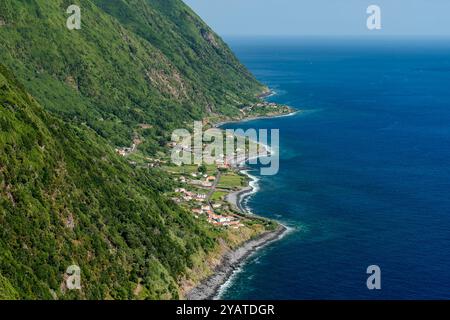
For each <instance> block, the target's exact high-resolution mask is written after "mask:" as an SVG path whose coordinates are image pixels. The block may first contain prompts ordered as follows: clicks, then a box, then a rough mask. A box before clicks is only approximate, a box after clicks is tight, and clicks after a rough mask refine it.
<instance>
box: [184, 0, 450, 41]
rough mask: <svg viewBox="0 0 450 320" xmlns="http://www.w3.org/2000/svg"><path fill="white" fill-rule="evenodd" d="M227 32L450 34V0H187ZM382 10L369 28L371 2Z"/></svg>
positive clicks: (258, 33) (253, 34)
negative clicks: (375, 27) (375, 25)
mask: <svg viewBox="0 0 450 320" xmlns="http://www.w3.org/2000/svg"><path fill="white" fill-rule="evenodd" d="M183 1H184V2H185V3H186V4H188V5H189V6H190V7H191V8H192V9H194V11H195V12H197V14H198V15H200V17H202V18H203V20H205V21H206V22H207V23H208V24H209V25H210V26H211V27H212V28H213V29H214V30H215V31H216V32H218V33H219V34H220V35H222V36H255V35H260V36H310V35H312V36H313V35H326V36H348V35H355V36H357V35H367V34H368V33H372V34H378V35H404V36H415V35H420V36H450V0H183ZM370 5H378V6H379V7H380V9H381V30H371V31H370V30H368V28H367V23H366V21H367V18H368V16H369V15H368V14H367V13H366V10H367V7H368V6H370Z"/></svg>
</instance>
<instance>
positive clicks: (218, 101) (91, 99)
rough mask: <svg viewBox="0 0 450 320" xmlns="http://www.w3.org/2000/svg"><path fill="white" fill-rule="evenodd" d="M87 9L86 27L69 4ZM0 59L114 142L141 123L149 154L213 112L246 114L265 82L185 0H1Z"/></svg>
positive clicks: (43, 96) (38, 93)
mask: <svg viewBox="0 0 450 320" xmlns="http://www.w3.org/2000/svg"><path fill="white" fill-rule="evenodd" d="M73 3H75V4H78V5H80V7H81V18H82V20H81V21H82V29H81V30H72V31H70V30H68V29H67V28H66V20H67V18H68V17H69V14H67V13H66V9H67V8H68V6H69V5H71V4H73ZM0 21H2V23H0V40H1V41H0V61H2V62H3V63H4V64H5V65H6V66H7V67H9V68H10V69H11V70H13V72H14V74H15V76H16V77H17V78H18V79H19V80H20V81H21V82H22V83H23V84H24V85H25V87H26V88H27V89H28V90H29V92H30V93H31V94H32V95H33V96H34V97H36V99H37V100H38V101H39V102H40V103H41V104H42V106H44V108H46V109H47V110H49V111H51V112H54V113H55V114H58V115H60V116H62V117H63V118H64V119H65V120H69V121H73V122H75V123H77V124H80V123H86V124H87V125H88V126H89V127H91V128H93V129H94V130H95V131H96V132H97V133H99V134H100V135H101V136H103V137H105V138H107V139H108V140H109V141H110V142H111V143H112V144H113V145H118V146H127V145H130V143H131V139H132V136H133V130H134V128H135V127H136V126H137V125H138V124H149V125H152V127H151V128H150V129H147V130H146V131H145V136H144V138H145V140H146V142H145V143H144V144H143V145H142V146H141V147H142V148H143V149H144V150H147V151H148V152H154V151H155V149H156V148H157V147H158V146H159V145H161V144H163V141H164V138H167V136H168V135H169V133H170V131H171V129H173V128H175V127H176V128H178V127H180V126H182V125H183V123H184V122H186V121H190V120H192V119H200V118H202V117H203V116H205V115H206V114H211V113H216V112H218V113H223V114H229V115H233V114H238V109H237V107H239V106H241V105H243V104H245V103H247V102H248V101H250V100H252V99H254V97H255V95H256V94H258V93H259V92H260V91H261V90H262V86H261V85H260V84H259V83H258V82H257V81H256V80H255V79H254V78H253V76H252V75H251V74H250V73H249V72H248V71H247V70H246V69H245V68H244V67H243V66H242V65H241V64H240V63H239V62H238V61H237V59H236V58H235V57H234V55H233V54H232V52H231V51H230V50H229V48H228V47H227V45H226V44H225V43H224V42H223V41H222V40H221V39H220V37H218V36H217V35H216V34H215V33H213V32H212V31H211V29H210V28H209V27H208V26H206V25H205V24H204V23H203V22H202V21H201V20H200V19H199V18H198V17H197V16H196V15H195V14H194V13H193V12H192V11H191V10H190V9H189V8H188V7H187V6H186V5H184V3H183V2H182V1H180V0H112V1H111V0H52V1H48V0H27V1H19V0H2V1H1V3H0Z"/></svg>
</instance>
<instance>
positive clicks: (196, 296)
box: [186, 224, 288, 300]
mask: <svg viewBox="0 0 450 320" xmlns="http://www.w3.org/2000/svg"><path fill="white" fill-rule="evenodd" d="M287 230H288V229H287V227H285V226H284V225H282V224H280V225H279V226H278V227H277V229H276V230H274V231H268V232H265V233H263V234H261V235H259V236H258V237H256V238H255V239H252V240H249V241H247V242H245V243H244V244H243V245H241V246H240V247H238V248H237V249H234V250H230V251H228V252H227V253H226V254H225V255H224V256H223V258H222V261H221V263H220V264H219V266H217V267H216V269H215V270H214V274H213V275H211V276H210V277H208V278H207V279H205V280H204V281H202V282H201V283H200V284H199V285H198V286H196V287H195V288H194V289H192V290H191V291H190V292H189V293H188V294H187V295H186V300H213V299H214V298H215V297H216V296H217V295H218V294H219V292H220V289H221V288H222V286H223V285H224V284H225V283H226V281H227V280H228V279H229V278H230V277H231V276H232V275H233V273H234V271H235V270H237V269H238V268H239V267H240V266H241V265H242V263H243V262H244V261H245V260H247V258H248V257H250V256H251V255H252V254H253V253H255V252H257V251H258V250H259V249H261V248H263V247H265V246H267V245H268V244H270V243H272V242H274V241H277V240H278V239H280V238H281V237H282V236H283V235H284V234H285V233H286V231H287Z"/></svg>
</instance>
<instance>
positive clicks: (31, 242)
mask: <svg viewBox="0 0 450 320" xmlns="http://www.w3.org/2000/svg"><path fill="white" fill-rule="evenodd" d="M0 126H1V129H2V130H1V131H0V225H1V228H0V298H1V297H20V298H31V299H37V298H40V299H52V298H53V295H54V296H56V297H60V298H61V297H64V298H87V299H105V298H114V299H131V298H136V297H135V295H134V294H133V290H135V288H136V286H137V285H138V283H139V281H140V283H141V285H142V286H143V291H142V293H141V294H140V295H141V297H142V298H153V299H156V298H176V297H178V291H177V290H178V286H177V280H178V278H179V277H180V276H182V275H183V274H184V273H185V271H186V268H189V267H192V259H191V258H192V255H193V254H194V253H199V252H203V251H204V250H211V249H212V248H213V246H214V240H213V239H214V236H213V235H212V234H211V232H212V231H208V230H209V228H208V227H207V226H206V225H202V224H200V223H199V222H196V221H194V219H193V217H192V215H191V214H189V213H187V212H184V211H183V210H181V209H180V208H179V207H177V206H175V205H174V204H173V203H172V202H169V201H168V200H166V199H164V198H163V197H161V196H160V195H159V194H160V193H161V192H163V191H165V190H167V188H168V187H170V183H168V182H167V180H166V179H165V178H164V177H163V176H161V175H160V174H159V173H157V172H152V171H148V170H134V169H132V168H131V167H130V166H129V165H128V164H127V163H125V162H124V161H122V159H119V158H118V157H116V156H115V154H114V152H113V150H112V149H111V148H110V147H107V146H105V145H107V144H106V143H105V141H104V140H103V139H101V138H98V137H97V136H96V134H95V133H94V132H92V131H91V130H90V129H88V128H75V127H73V126H71V125H67V124H64V123H63V122H61V121H60V120H58V119H56V118H55V117H53V116H51V115H49V114H48V113H47V112H45V111H44V110H43V109H42V108H41V107H40V106H39V105H38V104H37V103H36V102H35V101H34V100H33V98H31V97H30V96H29V95H28V94H27V93H25V91H23V89H22V88H21V87H20V85H18V84H17V83H15V81H14V80H12V76H11V75H10V74H9V73H8V72H7V71H5V69H4V68H3V67H0ZM72 264H77V265H79V266H80V267H81V269H82V274H83V282H82V284H83V290H82V291H81V292H78V291H70V292H66V294H64V292H65V289H64V281H63V274H64V273H65V270H66V268H67V267H68V266H70V265H72ZM52 292H53V293H52ZM52 294H53V295H52Z"/></svg>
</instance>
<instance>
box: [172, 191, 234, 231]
mask: <svg viewBox="0 0 450 320" xmlns="http://www.w3.org/2000/svg"><path fill="white" fill-rule="evenodd" d="M175 192H176V193H180V194H181V195H182V198H181V199H180V198H173V200H174V201H176V202H178V203H180V202H181V201H182V200H184V201H186V202H190V201H197V202H198V203H199V206H198V207H197V208H193V209H191V211H192V213H193V214H194V215H195V217H196V218H199V217H200V216H201V215H206V216H207V218H208V222H209V223H211V224H213V225H216V226H223V227H230V228H235V229H238V228H239V227H242V226H243V225H242V224H241V222H240V220H239V219H237V218H235V217H231V216H224V215H218V214H216V213H214V210H215V209H220V208H221V207H222V204H220V203H214V204H212V205H210V204H208V203H206V204H201V203H204V202H205V201H206V199H207V195H206V194H201V193H196V192H192V191H188V190H186V189H185V188H177V189H175Z"/></svg>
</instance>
